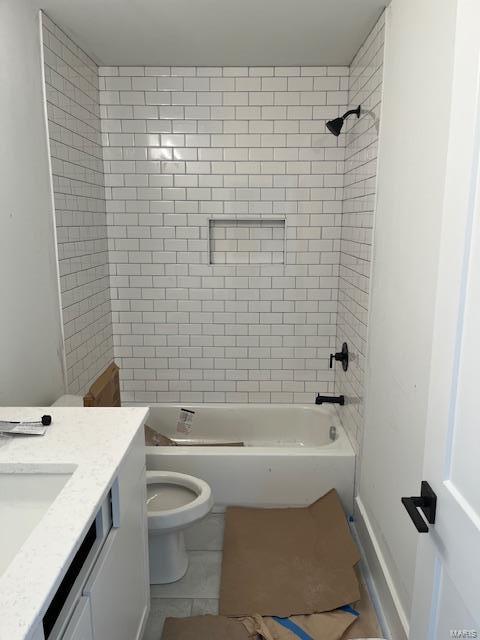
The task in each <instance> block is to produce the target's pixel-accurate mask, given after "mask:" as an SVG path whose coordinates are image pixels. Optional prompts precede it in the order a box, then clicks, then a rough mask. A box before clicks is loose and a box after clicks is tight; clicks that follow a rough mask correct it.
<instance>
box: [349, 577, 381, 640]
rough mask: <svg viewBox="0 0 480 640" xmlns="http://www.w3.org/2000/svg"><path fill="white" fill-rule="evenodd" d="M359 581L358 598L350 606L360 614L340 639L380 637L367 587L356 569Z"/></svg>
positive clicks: (351, 639)
mask: <svg viewBox="0 0 480 640" xmlns="http://www.w3.org/2000/svg"><path fill="white" fill-rule="evenodd" d="M357 577H358V580H359V583H360V600H359V601H358V602H354V603H353V604H352V607H353V608H354V609H355V610H356V611H358V613H359V614H360V615H359V617H358V618H356V619H355V621H354V623H353V624H352V626H351V627H349V628H348V629H347V631H346V632H345V633H344V635H343V636H342V640H354V639H356V638H381V637H382V632H381V630H380V625H379V624H378V620H377V614H376V613H375V609H374V608H373V605H372V602H371V600H370V596H369V595H368V591H367V588H366V586H365V584H364V582H363V580H362V577H361V576H360V574H359V572H358V571H357Z"/></svg>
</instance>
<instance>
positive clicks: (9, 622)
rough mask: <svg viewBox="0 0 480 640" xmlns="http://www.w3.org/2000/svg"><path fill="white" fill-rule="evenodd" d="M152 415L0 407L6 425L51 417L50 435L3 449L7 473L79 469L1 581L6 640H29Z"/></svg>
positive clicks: (1, 628) (0, 461) (0, 635)
mask: <svg viewBox="0 0 480 640" xmlns="http://www.w3.org/2000/svg"><path fill="white" fill-rule="evenodd" d="M148 411H149V410H148V408H147V407H140V408H138V407H123V408H121V409H120V408H118V409H117V408H111V409H110V408H98V409H97V408H88V409H84V408H69V407H68V408H67V407H45V408H38V407H36V408H31V407H30V408H28V407H22V408H10V407H0V419H3V420H20V419H24V418H25V417H28V418H31V417H33V416H39V417H40V416H42V415H43V414H49V415H51V416H52V424H51V425H50V426H49V427H48V428H47V433H46V435H44V436H16V437H11V438H9V440H8V442H7V444H6V445H4V446H1V444H0V473H2V472H4V473H5V472H9V473H10V472H12V471H17V472H22V470H23V471H24V472H26V471H28V472H32V473H34V472H36V471H48V467H46V466H45V465H52V470H54V471H56V472H61V471H62V468H64V470H65V471H66V472H69V471H70V472H71V470H72V468H74V471H73V475H72V476H71V478H70V479H69V480H68V481H67V484H66V485H65V486H64V488H63V489H62V491H61V492H60V494H59V495H58V496H57V498H56V499H55V501H54V502H53V503H52V504H51V505H50V507H49V508H48V510H47V512H46V513H45V515H44V516H43V518H42V519H41V521H40V522H39V524H38V525H37V526H36V527H35V529H34V530H33V531H32V533H31V534H30V536H29V537H28V539H27V540H26V542H25V543H24V544H23V546H22V547H21V548H20V550H19V552H18V553H17V555H16V556H15V557H14V559H13V560H12V562H11V563H10V564H9V566H8V567H7V568H6V570H5V571H4V573H3V574H2V575H0V612H1V613H0V640H23V639H24V638H25V637H26V636H27V634H28V632H30V631H31V630H32V629H33V627H34V626H35V625H36V623H37V622H38V621H39V620H40V619H41V617H42V615H43V613H44V605H45V603H46V602H47V600H48V599H49V598H50V596H51V595H53V594H54V593H55V590H56V589H57V587H58V584H59V583H60V581H61V576H62V570H63V569H64V568H66V566H67V565H68V564H69V562H70V560H71V559H72V558H73V556H74V555H75V552H76V545H77V543H78V542H79V541H80V539H81V537H82V536H83V534H84V533H86V531H87V528H88V525H89V523H90V522H91V520H92V518H93V516H94V515H95V513H96V512H97V510H98V507H99V506H100V504H101V503H102V501H103V499H104V498H105V496H106V494H107V491H108V489H109V487H110V485H111V484H112V481H113V479H114V478H115V475H116V473H117V471H118V468H119V466H120V463H121V462H122V460H123V458H124V456H125V454H126V453H127V452H128V450H129V448H130V445H131V443H132V440H133V438H134V436H135V434H136V433H137V431H138V429H139V427H140V426H141V425H142V424H143V423H144V421H145V419H146V417H147V415H148ZM1 526H2V527H8V523H1Z"/></svg>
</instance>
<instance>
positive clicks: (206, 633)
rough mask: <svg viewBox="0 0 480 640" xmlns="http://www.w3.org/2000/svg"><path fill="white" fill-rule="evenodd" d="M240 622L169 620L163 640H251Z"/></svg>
mask: <svg viewBox="0 0 480 640" xmlns="http://www.w3.org/2000/svg"><path fill="white" fill-rule="evenodd" d="M256 637H257V635H256V634H254V635H253V636H252V635H250V634H249V632H248V631H247V630H246V628H245V627H244V626H243V625H242V623H241V622H240V621H239V620H235V619H231V618H223V617H221V616H209V615H207V616H193V617H191V618H167V619H166V620H165V624H164V626H163V633H162V640H251V639H252V638H256Z"/></svg>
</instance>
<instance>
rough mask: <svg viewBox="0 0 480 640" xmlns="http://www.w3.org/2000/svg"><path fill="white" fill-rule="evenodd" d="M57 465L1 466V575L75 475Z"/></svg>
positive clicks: (71, 471)
mask: <svg viewBox="0 0 480 640" xmlns="http://www.w3.org/2000/svg"><path fill="white" fill-rule="evenodd" d="M73 470H74V469H71V470H69V471H66V470H65V467H63V468H62V470H60V469H58V470H56V469H54V468H52V466H51V465H49V466H48V468H46V469H45V470H41V471H38V466H37V467H36V470H35V471H34V472H30V471H28V470H26V468H25V467H22V470H21V471H18V472H17V471H14V470H12V471H11V470H9V471H4V470H1V469H0V522H1V523H2V526H1V527H0V576H1V575H2V573H3V572H4V571H5V569H6V568H7V567H8V565H9V564H10V562H11V561H12V560H13V558H14V557H15V555H16V554H17V552H18V550H19V549H20V547H21V546H22V545H23V543H24V542H25V540H26V539H27V538H28V536H29V535H30V533H31V532H32V531H33V529H34V528H35V527H36V525H37V524H38V523H39V522H40V520H41V519H42V517H43V515H44V514H45V512H46V511H47V509H48V508H49V507H50V505H51V504H52V503H53V501H54V500H55V498H56V497H57V496H58V494H59V493H60V491H61V490H62V489H63V487H64V486H65V484H66V483H67V481H68V480H69V479H70V477H71V476H72V473H73Z"/></svg>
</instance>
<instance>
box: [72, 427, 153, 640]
mask: <svg viewBox="0 0 480 640" xmlns="http://www.w3.org/2000/svg"><path fill="white" fill-rule="evenodd" d="M141 445H142V446H141V452H140V453H141V467H140V466H139V464H138V463H139V457H140V456H139V455H138V453H135V452H133V454H131V455H130V457H129V458H128V460H127V461H126V463H125V464H124V465H123V467H122V471H121V473H120V475H119V478H118V480H119V482H118V495H119V522H118V527H113V528H112V529H111V530H110V533H109V535H108V537H107V540H106V541H105V544H104V546H103V548H102V550H101V552H100V555H99V557H98V559H97V561H96V563H95V566H94V568H93V570H92V572H91V574H90V576H89V578H88V580H87V583H86V585H85V587H84V590H83V594H84V595H85V596H89V598H90V605H91V612H92V626H93V638H94V640H136V639H137V638H139V637H140V633H141V631H143V623H144V621H145V620H146V617H147V614H148V607H149V588H150V587H149V577H148V556H147V543H148V540H147V529H146V505H145V493H146V489H145V451H144V441H143V434H142V442H141ZM114 524H115V514H114ZM65 640H70V638H65Z"/></svg>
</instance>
